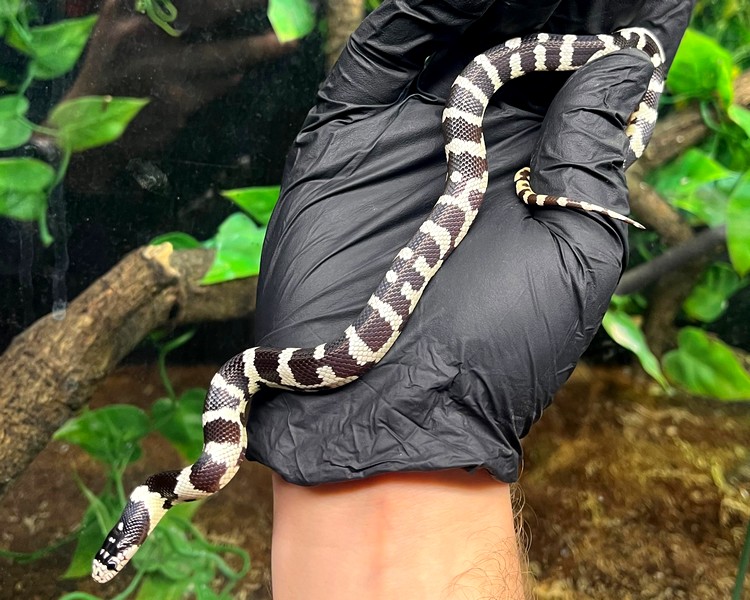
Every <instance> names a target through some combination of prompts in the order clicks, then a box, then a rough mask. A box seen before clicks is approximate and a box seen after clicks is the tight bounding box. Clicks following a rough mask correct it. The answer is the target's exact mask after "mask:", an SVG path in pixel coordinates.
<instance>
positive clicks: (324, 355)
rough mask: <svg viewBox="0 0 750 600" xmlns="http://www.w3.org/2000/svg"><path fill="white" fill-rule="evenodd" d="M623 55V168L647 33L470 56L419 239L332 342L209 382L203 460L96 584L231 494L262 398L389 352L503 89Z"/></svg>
mask: <svg viewBox="0 0 750 600" xmlns="http://www.w3.org/2000/svg"><path fill="white" fill-rule="evenodd" d="M626 48H635V49H638V50H640V51H642V52H643V53H645V55H646V56H647V57H648V59H649V60H650V61H651V63H652V64H653V73H652V76H651V78H650V81H649V84H648V88H647V90H646V91H645V93H644V95H643V97H642V99H641V100H640V102H639V104H638V105H637V107H636V108H635V110H634V111H633V113H632V114H631V115H630V118H629V119H628V122H627V125H626V129H625V133H626V136H627V139H628V145H627V149H626V152H625V158H624V166H625V167H626V168H627V167H628V166H630V165H631V164H632V163H633V162H634V161H635V160H636V159H637V158H638V157H640V156H641V155H642V154H643V152H644V149H645V147H646V144H647V143H648V141H649V139H650V137H651V135H652V133H653V130H654V126H655V124H656V118H657V109H658V104H659V96H660V94H661V93H662V91H663V88H664V79H665V71H666V65H665V56H664V52H663V50H662V48H661V45H660V43H659V41H658V39H657V38H656V37H655V36H654V35H653V34H651V33H650V32H649V31H648V30H646V29H642V28H628V29H621V30H619V31H617V32H615V33H612V34H601V35H572V34H567V35H557V34H545V33H535V34H530V35H527V36H524V37H519V38H514V39H511V40H508V41H506V42H505V43H503V44H500V45H498V46H495V47H493V48H491V49H489V50H487V51H485V52H483V53H482V54H479V55H478V56H476V57H475V58H474V59H473V60H472V61H471V62H470V63H469V64H468V65H467V66H466V67H465V69H464V70H463V71H462V72H461V74H460V75H459V76H458V77H457V78H456V79H455V81H454V83H453V85H452V87H451V89H450V93H449V97H448V100H447V102H446V104H445V107H444V111H443V115H442V126H443V133H444V137H445V153H446V159H447V174H446V183H445V189H444V191H443V193H442V195H441V196H440V197H439V198H438V200H437V202H436V204H435V205H434V207H433V208H432V210H431V212H430V214H429V216H428V217H427V219H426V220H425V221H424V222H423V223H422V224H421V226H420V227H419V229H418V231H417V232H416V233H415V234H414V235H413V236H412V238H411V239H410V240H409V242H408V243H407V244H406V245H405V246H404V247H403V248H402V249H401V250H400V251H399V252H398V253H397V254H396V256H395V257H394V258H393V260H392V262H391V264H390V267H389V269H388V270H387V272H386V273H385V276H384V277H383V279H382V281H381V282H380V284H379V285H378V286H377V288H376V289H375V292H374V293H373V294H372V295H371V296H370V298H369V300H368V301H367V304H366V305H365V307H364V308H363V310H362V312H361V313H360V314H359V316H358V317H357V318H356V319H355V320H354V321H353V322H352V323H351V324H350V325H349V326H348V327H347V328H346V329H345V330H344V332H343V333H342V334H341V335H339V336H338V337H337V338H335V339H334V340H333V341H331V342H327V343H324V344H320V345H318V346H315V347H310V348H272V347H263V346H260V347H254V348H249V349H247V350H245V351H243V352H241V353H239V354H237V355H236V356H234V357H232V358H231V359H229V360H228V361H227V362H226V363H225V364H224V365H223V366H222V367H221V368H220V369H219V371H218V372H217V373H216V374H215V375H214V376H213V378H212V380H211V383H210V386H209V388H208V390H207V393H206V398H205V403H204V409H203V416H202V425H203V437H204V445H203V451H202V454H201V455H200V457H199V458H198V459H197V460H196V462H195V463H194V464H192V465H189V466H187V467H185V468H183V469H182V470H174V471H165V472H162V473H157V474H155V475H152V476H150V477H149V478H148V479H146V481H145V482H144V483H142V484H141V485H139V486H138V487H136V488H135V489H134V490H133V492H132V494H131V495H130V497H129V499H128V500H127V504H126V506H125V508H124V510H123V512H122V515H121V516H120V517H119V519H118V520H117V522H116V524H115V525H114V527H113V528H112V530H111V531H110V532H109V534H108V535H107V537H106V539H105V540H104V543H103V545H102V547H101V549H100V550H99V551H98V553H97V554H96V556H95V558H94V560H93V565H92V576H93V578H94V579H95V580H96V581H98V582H101V583H104V582H107V581H109V580H111V579H112V578H113V577H115V575H117V573H119V572H120V571H121V570H122V568H123V567H124V566H125V564H127V562H128V561H129V560H130V559H131V558H132V556H133V555H134V554H135V552H136V551H137V550H138V548H140V547H141V546H142V545H143V543H144V541H145V540H146V538H147V537H148V535H149V534H150V533H151V532H152V531H153V530H154V528H155V527H156V525H157V523H158V522H159V520H160V519H161V518H162V517H163V516H164V514H165V513H166V512H167V510H168V509H169V508H171V507H172V506H174V505H175V504H179V503H183V502H191V501H194V500H198V499H201V498H206V497H208V496H211V495H212V494H214V493H216V492H218V491H219V490H221V489H222V488H223V487H224V486H225V485H227V483H229V481H230V480H231V479H232V478H233V477H234V475H235V473H236V472H237V471H238V469H239V468H240V464H241V462H242V460H243V458H244V454H245V450H246V446H247V431H246V429H245V421H246V416H245V414H246V412H247V409H248V407H249V404H250V402H251V400H252V398H253V395H254V394H256V392H258V390H260V389H261V387H263V386H267V387H271V388H282V389H287V390H297V391H305V392H312V391H315V390H321V389H333V388H337V387H340V386H343V385H345V384H347V383H349V382H351V381H353V380H355V379H357V378H358V377H360V376H361V375H362V374H364V373H365V372H366V371H367V370H369V369H370V368H372V367H373V366H374V365H376V364H377V363H378V361H380V360H381V359H382V358H383V356H384V355H385V354H386V353H387V352H388V350H389V349H390V348H391V347H392V346H393V344H394V343H395V341H396V339H397V338H398V337H399V335H400V333H401V332H402V331H403V330H404V327H405V326H406V323H407V321H408V319H409V316H410V315H411V314H412V313H413V311H414V309H415V307H416V305H417V303H418V302H419V299H420V297H421V296H422V294H423V292H424V290H425V288H426V286H427V284H428V283H429V282H430V280H431V279H432V277H433V276H434V275H435V273H436V272H437V271H438V269H440V267H441V266H442V265H443V263H444V262H445V260H446V259H447V258H448V257H449V256H450V254H451V253H452V252H453V251H454V250H455V249H456V248H457V247H458V245H459V243H460V242H461V240H462V239H464V237H465V236H466V234H467V233H468V231H469V227H470V226H471V224H472V222H473V221H474V219H475V217H476V215H477V212H478V211H479V209H480V206H481V204H482V200H483V199H484V195H485V190H486V189H487V184H488V177H489V169H488V163H487V153H486V149H485V143H484V134H483V131H482V120H483V116H484V113H485V109H486V108H487V106H488V104H489V102H490V98H491V97H492V96H493V95H494V94H495V93H496V92H497V91H498V90H499V89H500V88H501V87H502V86H503V85H504V84H505V83H507V82H508V81H510V80H512V79H516V78H518V77H520V76H523V75H525V74H528V73H532V72H538V71H572V70H575V69H578V68H580V67H581V66H583V65H585V64H587V63H590V62H591V61H593V60H596V59H598V58H600V57H602V56H605V55H607V54H610V53H612V52H615V51H618V50H623V49H626ZM514 180H515V188H516V193H517V195H518V196H519V198H520V199H521V200H522V201H524V202H525V203H526V204H527V205H530V206H550V207H555V206H557V207H566V208H573V209H579V210H581V211H585V212H590V213H600V214H603V215H605V216H607V217H610V218H612V219H616V220H619V221H624V222H626V223H629V224H632V225H636V226H638V227H642V226H641V225H639V224H638V223H636V222H635V221H633V220H632V219H630V218H628V217H626V216H623V215H621V214H619V213H616V212H614V211H611V210H609V209H607V208H604V207H602V206H599V205H596V204H592V203H588V202H582V201H577V200H572V199H570V198H567V197H565V196H553V195H548V194H537V193H535V192H534V191H533V189H532V186H531V171H530V169H529V168H524V169H521V170H520V171H519V172H518V174H517V175H516V176H515V178H514Z"/></svg>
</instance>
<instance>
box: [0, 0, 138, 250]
mask: <svg viewBox="0 0 750 600" xmlns="http://www.w3.org/2000/svg"><path fill="white" fill-rule="evenodd" d="M33 16H34V5H33V4H30V3H28V2H25V1H24V0H0V35H2V37H3V39H4V42H5V44H7V45H8V46H9V47H11V48H13V49H14V50H15V51H17V52H18V53H19V55H20V56H21V57H22V61H23V62H25V67H24V68H23V69H21V72H20V73H9V72H6V73H4V75H5V77H6V78H5V79H3V80H0V94H2V95H0V151H2V152H3V153H4V154H6V156H5V157H3V158H0V216H4V217H10V218H13V219H17V220H21V221H37V222H38V223H39V231H40V235H41V238H42V240H43V241H44V243H45V244H49V243H50V242H51V241H52V237H51V235H50V233H49V230H48V229H47V221H46V215H47V198H48V196H49V193H50V191H51V190H52V188H54V187H55V186H56V185H58V184H59V183H60V182H61V181H62V180H63V178H64V176H65V171H66V169H67V165H68V161H69V160H70V156H71V154H72V153H73V152H81V151H83V150H88V149H90V148H95V147H97V146H101V145H104V144H108V143H110V142H113V141H115V140H116V139H117V138H119V137H120V136H121V135H122V133H123V132H124V131H125V128H126V127H127V126H128V123H130V121H131V120H132V119H133V118H134V117H135V116H136V115H137V114H138V112H139V111H140V110H141V109H142V108H143V107H144V106H145V105H146V104H147V103H148V100H147V99H143V98H121V97H113V96H88V97H82V98H76V99H73V100H68V101H65V102H61V103H60V104H58V105H57V106H55V107H54V108H53V109H52V111H51V112H50V113H49V115H47V118H46V119H45V120H44V123H43V124H39V123H34V122H32V121H30V120H29V119H28V117H27V115H28V111H29V101H28V99H27V97H26V93H27V91H28V89H29V86H31V84H32V83H33V82H34V81H48V80H51V79H56V78H58V77H62V76H63V75H65V74H66V73H68V72H69V71H70V70H71V69H73V67H74V66H75V64H76V62H77V61H78V59H79V57H80V56H81V53H82V52H83V49H84V47H85V46H86V42H87V41H88V39H89V36H90V34H91V31H92V29H93V28H94V25H95V24H96V17H95V16H91V17H84V18H81V19H66V20H63V21H59V22H57V23H53V24H51V25H36V26H35V25H31V23H32V20H33ZM35 133H36V134H39V135H43V136H48V137H50V138H52V139H53V140H54V142H55V145H56V146H57V147H58V148H59V149H60V152H61V158H60V161H59V164H57V165H56V166H52V165H50V164H48V163H47V162H44V161H42V160H39V159H37V158H31V157H28V156H23V154H24V149H23V146H24V145H25V144H27V143H28V142H29V140H30V139H31V136H32V135H34V134H35ZM13 154H15V156H13Z"/></svg>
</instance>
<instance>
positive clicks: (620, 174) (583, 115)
mask: <svg viewBox="0 0 750 600" xmlns="http://www.w3.org/2000/svg"><path fill="white" fill-rule="evenodd" d="M652 72H653V66H652V64H651V62H650V61H649V60H648V58H646V57H645V55H644V54H643V53H641V52H640V51H637V50H625V51H622V52H618V53H616V54H613V55H611V56H608V57H605V58H603V59H601V60H597V61H595V62H593V63H591V64H589V65H586V66H584V67H582V68H581V69H580V71H578V72H577V73H575V74H574V75H573V76H572V77H571V78H570V79H569V80H568V81H567V82H566V84H565V85H564V86H563V88H562V89H561V90H560V92H559V93H558V95H557V96H556V97H555V100H554V101H553V102H552V104H551V105H550V108H549V111H548V112H547V115H546V116H545V118H544V121H543V123H542V129H541V135H540V138H539V142H538V146H537V148H536V151H535V152H534V155H533V156H532V161H531V168H532V181H531V183H532V187H533V188H534V190H535V191H536V192H537V193H541V194H553V195H558V196H567V197H569V198H571V199H573V200H578V201H584V202H591V203H593V204H598V205H600V206H603V207H605V208H608V209H610V210H613V211H616V212H619V213H622V214H627V212H628V210H629V208H628V200H627V185H626V182H625V173H624V160H625V153H626V150H627V148H628V145H629V141H628V139H627V137H626V135H625V127H626V125H627V122H628V119H629V117H630V115H631V114H632V113H633V111H634V110H635V108H636V106H637V105H638V103H639V102H640V100H641V99H642V98H643V95H644V93H645V91H646V88H647V86H648V81H649V79H650V77H651V74H652ZM584 214H585V216H586V217H589V218H587V219H586V218H584V219H582V216H584ZM584 214H582V213H581V211H578V210H570V209H562V208H560V209H557V208H554V207H552V208H549V209H538V210H536V211H535V213H534V216H535V217H536V218H537V219H538V220H541V221H543V222H545V223H546V224H547V225H548V226H554V228H555V229H557V230H558V231H559V232H560V233H562V234H565V236H566V237H571V238H573V239H576V240H580V241H581V242H582V243H585V242H586V241H587V240H588V238H587V237H585V236H584V237H583V238H582V237H581V236H580V234H577V235H569V234H570V233H571V231H570V228H575V231H579V229H580V226H581V224H582V223H587V227H588V228H589V230H596V229H597V228H598V227H596V225H597V224H598V225H602V224H604V225H605V229H606V230H607V231H609V232H610V234H615V235H617V236H618V237H620V238H621V240H622V244H623V247H624V245H625V240H626V237H625V236H624V232H625V229H626V226H625V225H624V224H623V223H622V222H620V221H614V220H613V219H611V218H609V217H605V216H603V215H599V214H597V213H590V212H587V213H584ZM599 229H600V228H599Z"/></svg>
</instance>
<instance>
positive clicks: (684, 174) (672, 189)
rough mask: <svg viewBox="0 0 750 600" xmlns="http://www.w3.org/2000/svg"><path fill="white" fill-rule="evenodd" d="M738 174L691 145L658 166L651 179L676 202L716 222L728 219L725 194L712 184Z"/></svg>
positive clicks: (660, 191)
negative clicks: (665, 163)
mask: <svg viewBox="0 0 750 600" xmlns="http://www.w3.org/2000/svg"><path fill="white" fill-rule="evenodd" d="M737 176H738V175H737V173H735V172H734V171H730V170H729V169H727V168H726V167H724V166H723V165H722V164H720V163H719V162H717V161H716V160H714V159H713V158H711V157H710V156H708V154H706V153H705V152H703V151H702V150H698V149H697V148H691V149H690V150H688V151H687V152H685V154H683V155H682V156H681V157H680V158H678V159H677V160H674V161H672V162H671V163H670V164H668V165H667V166H665V167H663V168H662V169H659V171H658V172H657V173H655V174H654V176H653V179H652V180H653V183H654V186H655V188H656V190H657V191H658V192H659V193H660V194H662V195H663V196H665V197H666V198H669V200H670V201H671V202H672V204H673V205H674V206H676V207H677V208H681V209H683V210H686V211H687V212H689V213H691V214H693V215H695V216H696V217H698V218H699V219H700V220H701V221H702V222H704V223H707V224H709V225H712V226H715V225H719V224H721V223H723V222H724V220H725V216H726V215H725V213H726V196H725V195H724V193H723V192H721V190H716V189H714V188H713V187H711V186H710V185H709V184H713V183H716V182H720V181H725V180H726V181H730V180H732V179H733V178H737Z"/></svg>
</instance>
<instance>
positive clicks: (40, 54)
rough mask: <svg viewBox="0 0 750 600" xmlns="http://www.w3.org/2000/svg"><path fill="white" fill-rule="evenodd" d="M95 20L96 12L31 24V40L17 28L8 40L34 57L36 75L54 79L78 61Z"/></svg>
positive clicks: (33, 64)
mask: <svg viewBox="0 0 750 600" xmlns="http://www.w3.org/2000/svg"><path fill="white" fill-rule="evenodd" d="M95 24H96V15H92V16H90V17H83V18H81V19H66V20H64V21H58V22H57V23H53V24H52V25H42V26H41V27H32V28H31V29H30V33H31V40H29V41H26V40H23V39H22V38H21V36H19V35H18V33H17V32H15V30H14V31H12V32H11V33H10V35H8V36H7V38H6V41H7V43H8V44H9V45H11V46H13V47H14V48H16V49H18V50H20V51H21V52H23V53H25V54H28V55H29V56H31V57H32V58H33V59H34V60H33V63H32V69H33V73H34V77H35V78H36V79H55V78H56V77H60V76H61V75H64V74H65V73H67V72H68V71H70V70H71V69H72V68H73V67H74V66H75V64H76V62H78V59H79V57H80V56H81V53H82V52H83V49H84V48H85V46H86V42H87V41H88V39H89V36H90V35H91V31H92V30H93V29H94V25H95Z"/></svg>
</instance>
